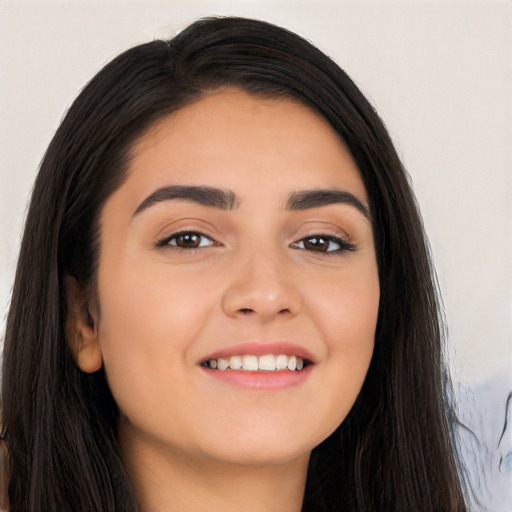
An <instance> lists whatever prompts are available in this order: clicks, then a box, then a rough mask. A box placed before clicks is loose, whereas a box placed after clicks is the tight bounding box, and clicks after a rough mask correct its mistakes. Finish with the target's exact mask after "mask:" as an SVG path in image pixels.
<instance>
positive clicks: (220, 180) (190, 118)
mask: <svg viewBox="0 0 512 512" xmlns="http://www.w3.org/2000/svg"><path fill="white" fill-rule="evenodd" d="M128 171H129V179H128V181H130V180H137V182H138V184H137V186H138V188H141V189H144V190H145V191H146V192H148V191H149V189H150V188H151V187H152V186H153V183H152V182H154V181H155V180H159V181H161V182H165V181H172V183H173V184H190V183H191V182H194V183H201V184H208V185H211V186H220V187H226V186H229V188H233V189H236V188H237V187H238V188H240V192H241V193H242V194H243V193H244V190H245V191H254V190H255V189H256V188H258V186H261V184H262V183H264V184H266V188H267V193H270V192H271V191H274V190H276V191H277V189H279V187H289V188H290V189H291V188H293V189H297V188H308V189H311V188H318V187H319V186H322V187H324V188H339V187H343V188H349V189H351V191H352V192H354V193H356V194H358V195H359V196H360V198H361V199H362V200H366V191H365V189H364V185H363V183H362V180H361V178H360V176H359V171H358V169H357V166H356V165H355V163H354V161H353V159H352V157H351V155H350V153H349V152H348V150H347V149H346V147H345V145H344V143H343V141H342V139H341V138H340V137H339V136H338V134H337V133H336V132H335V131H334V129H333V128H332V127H331V126H330V124H329V123H328V122H327V121H326V120H325V119H324V118H323V117H322V116H321V115H320V114H318V113H317V112H315V111H314V110H312V109H311V108H310V107H308V106H306V105H304V104H302V103H300V102H298V101H297V100H294V99H290V98H277V99H276V98H264V97H260V96H255V95H252V94H249V93H246V92H244V91H241V90H238V89H227V90H222V91H217V92H213V93H209V94H207V95H205V96H203V97H202V98H200V99H199V100H197V101H195V102H194V103H191V104H188V105H186V106H184V107H182V108H181V109H179V110H177V111H176V112H174V113H172V114H170V115H169V116H167V117H166V118H164V119H163V120H161V121H159V122H158V123H156V124H155V125H154V126H153V127H152V128H150V129H149V130H148V131H147V132H146V133H145V134H144V135H143V136H142V137H141V138H140V139H139V140H138V141H137V142H136V143H135V144H134V146H133V148H132V151H131V159H130V165H129V170H128ZM270 183H271V184H272V187H269V186H268V185H269V184H270Z"/></svg>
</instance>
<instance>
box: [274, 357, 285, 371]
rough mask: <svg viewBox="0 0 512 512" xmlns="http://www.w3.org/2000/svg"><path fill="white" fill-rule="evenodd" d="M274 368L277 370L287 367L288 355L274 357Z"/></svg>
mask: <svg viewBox="0 0 512 512" xmlns="http://www.w3.org/2000/svg"><path fill="white" fill-rule="evenodd" d="M276 368H277V369H278V370H284V369H285V368H288V356H285V355H282V354H281V355H280V356H277V357H276Z"/></svg>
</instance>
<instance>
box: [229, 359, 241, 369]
mask: <svg viewBox="0 0 512 512" xmlns="http://www.w3.org/2000/svg"><path fill="white" fill-rule="evenodd" d="M229 367H230V368H231V369H232V370H240V368H242V358H241V357H240V356H231V359H230V360H229Z"/></svg>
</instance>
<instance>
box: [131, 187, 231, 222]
mask: <svg viewBox="0 0 512 512" xmlns="http://www.w3.org/2000/svg"><path fill="white" fill-rule="evenodd" d="M175 199H178V200H182V201H191V202H193V203H198V204H201V205H203V206H212V207H214V208H219V209H221V210H233V209H234V208H236V207H237V206H238V200H237V198H236V196H235V194H234V192H232V191H231V190H223V189H220V188H213V187H205V186H182V185H173V186H169V187H162V188H159V189H157V190H155V191H154V192H153V193H152V194H150V195H149V196H148V197H146V199H144V201H142V203H140V204H139V206H138V207H137V209H136V210H135V212H134V214H133V216H136V215H138V214H139V213H141V212H142V211H144V210H146V209H148V208H149V207H151V206H154V205H155V204H157V203H161V202H163V201H172V200H175Z"/></svg>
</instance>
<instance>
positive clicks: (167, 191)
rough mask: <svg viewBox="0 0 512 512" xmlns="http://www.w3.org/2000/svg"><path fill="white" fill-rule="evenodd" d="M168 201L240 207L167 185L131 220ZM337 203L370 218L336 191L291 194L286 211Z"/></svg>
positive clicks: (208, 190) (223, 192)
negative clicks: (351, 207)
mask: <svg viewBox="0 0 512 512" xmlns="http://www.w3.org/2000/svg"><path fill="white" fill-rule="evenodd" d="M172 200H182V201H190V202H193V203H197V204H200V205H203V206H210V207H213V208H218V209H220V210H227V211H229V210H234V209H235V208H237V207H238V205H239V204H240V200H239V199H238V198H237V196H236V195H235V193H234V192H233V191H232V190H228V189H220V188H214V187H207V186H198V185H189V186H183V185H171V186H167V187H161V188H159V189H157V190H155V191H154V192H153V193H151V194H150V195H149V196H148V197H146V199H144V201H142V203H140V205H139V206H138V207H137V209H136V210H135V212H134V214H133V217H135V216H136V215H138V214H139V213H141V212H142V211H144V210H146V209H148V208H150V207H151V206H154V205H155V204H158V203H161V202H164V201H172ZM337 203H343V204H347V205H349V206H353V207H354V208H356V209H357V210H359V211H360V212H361V213H362V214H363V215H364V216H365V217H366V218H368V219H369V218H370V212H369V209H368V207H367V206H365V205H364V204H363V203H362V202H361V201H360V200H359V199H358V198H357V197H356V196H355V195H354V194H351V193H350V192H347V191H345V190H337V189H315V190H303V191H300V192H293V193H292V194H290V196H289V198H288V200H287V202H286V209H287V210H309V209H311V208H319V207H322V206H327V205H330V204H337Z"/></svg>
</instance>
